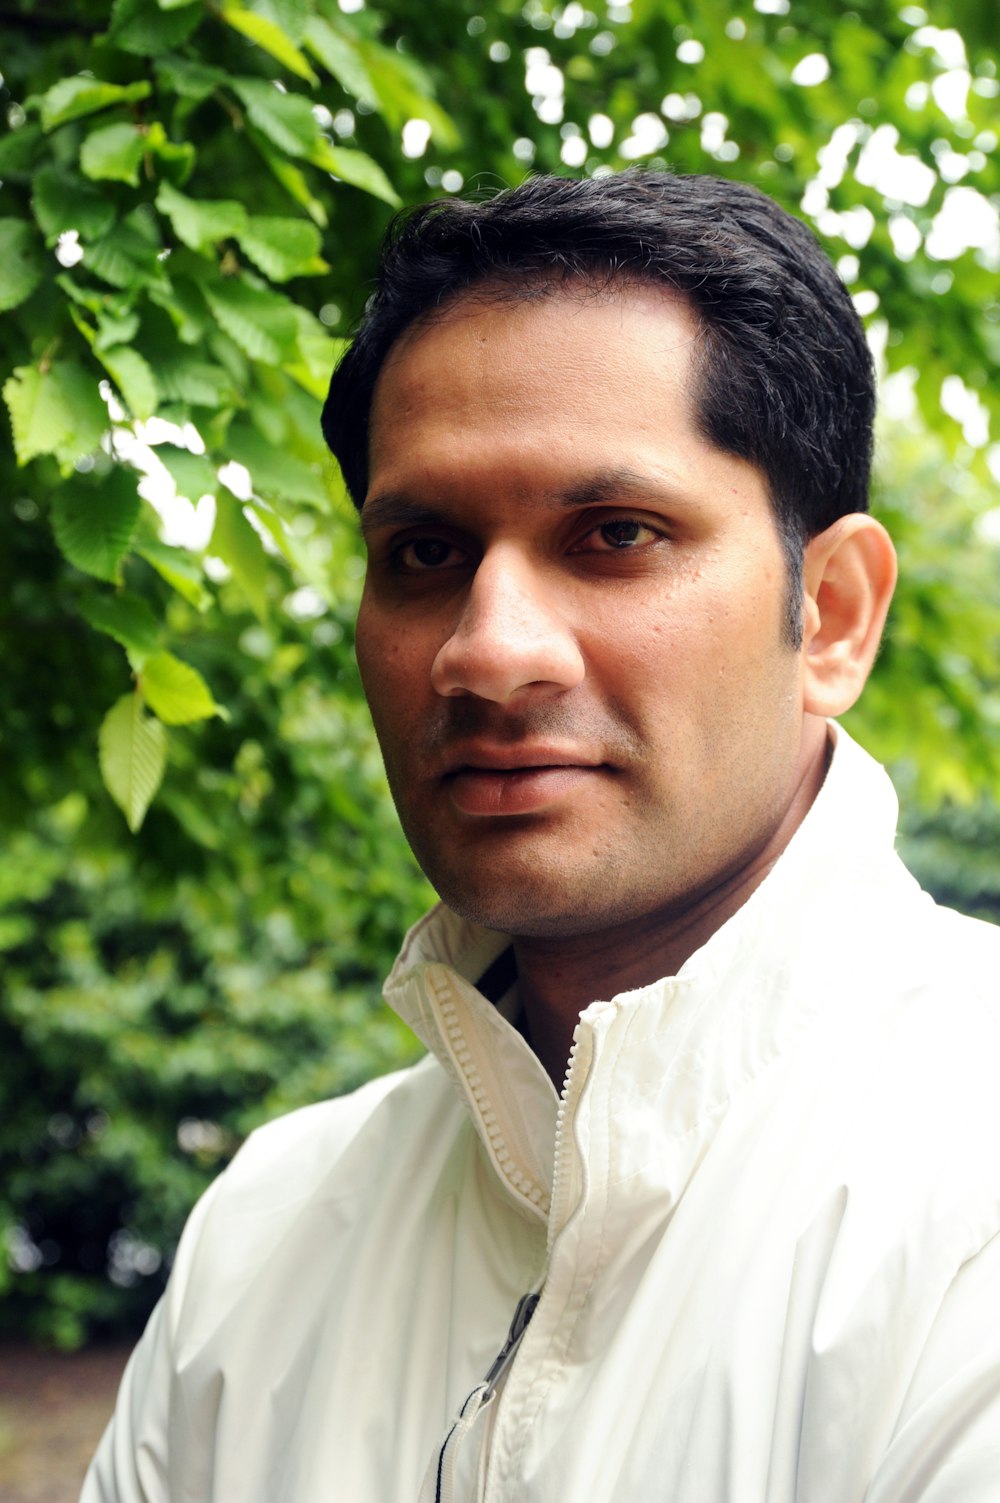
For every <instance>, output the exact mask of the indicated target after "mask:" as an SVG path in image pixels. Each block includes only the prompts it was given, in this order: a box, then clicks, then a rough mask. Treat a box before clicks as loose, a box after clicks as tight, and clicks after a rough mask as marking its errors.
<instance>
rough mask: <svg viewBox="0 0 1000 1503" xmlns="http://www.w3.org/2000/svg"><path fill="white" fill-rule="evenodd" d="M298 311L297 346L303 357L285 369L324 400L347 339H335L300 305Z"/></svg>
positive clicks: (311, 393)
mask: <svg viewBox="0 0 1000 1503" xmlns="http://www.w3.org/2000/svg"><path fill="white" fill-rule="evenodd" d="M295 311H296V313H297V315H298V320H299V339H298V346H299V353H300V354H301V356H302V359H301V360H297V361H295V362H294V364H292V365H286V366H285V370H286V371H287V373H288V375H290V376H291V378H292V380H293V381H296V382H297V383H298V385H299V386H301V387H302V388H303V390H304V391H307V392H309V394H310V395H311V396H314V397H316V398H318V399H319V401H321V402H322V401H323V400H324V399H325V397H326V393H327V388H328V387H329V385H330V377H331V376H332V375H333V368H334V366H335V365H336V363H337V361H338V360H339V359H340V357H341V355H342V354H343V353H344V350H345V349H346V348H347V343H348V342H347V340H346V339H334V338H333V337H332V336H331V335H329V334H328V333H327V332H326V330H325V329H324V328H323V325H322V324H321V323H320V321H319V319H318V318H313V316H312V315H311V314H310V313H308V312H307V311H306V309H305V308H297V309H296V310H295Z"/></svg>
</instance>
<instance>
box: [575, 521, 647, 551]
mask: <svg viewBox="0 0 1000 1503" xmlns="http://www.w3.org/2000/svg"><path fill="white" fill-rule="evenodd" d="M662 539H663V533H662V532H658V531H657V529H656V528H655V527H651V526H650V525H649V523H648V522H643V521H640V519H639V518H638V517H614V518H613V519H612V520H611V521H610V522H602V523H601V525H600V526H599V527H594V528H592V529H591V531H590V532H588V533H587V534H586V536H585V537H583V538H581V540H580V542H579V543H578V544H577V546H576V548H575V549H574V552H577V553H624V552H626V551H627V550H628V549H631V548H648V547H649V546H650V545H651V544H653V543H658V542H661V541H662Z"/></svg>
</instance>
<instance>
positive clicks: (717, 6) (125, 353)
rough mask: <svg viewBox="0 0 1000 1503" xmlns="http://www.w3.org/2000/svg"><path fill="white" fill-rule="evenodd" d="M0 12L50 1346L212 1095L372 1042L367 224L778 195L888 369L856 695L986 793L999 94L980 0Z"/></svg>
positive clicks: (19, 1302) (9, 591) (190, 1165)
mask: <svg viewBox="0 0 1000 1503" xmlns="http://www.w3.org/2000/svg"><path fill="white" fill-rule="evenodd" d="M4 20H5V24H6V30H7V33H8V35H7V45H6V49H5V57H4V60H3V69H4V74H5V80H4V90H3V105H4V109H5V111H6V115H7V120H8V125H9V129H8V130H7V132H6V134H5V135H4V136H3V137H0V180H2V181H0V313H2V316H3V321H4V337H3V342H2V354H0V386H2V388H3V396H4V404H5V406H6V410H7V416H8V419H9V422H10V429H11V437H12V441H13V442H12V453H11V454H10V456H9V457H8V456H6V455H4V456H2V457H0V467H3V468H4V473H3V491H2V493H3V498H4V499H3V501H2V502H0V505H2V506H3V507H4V508H5V510H6V512H7V515H6V516H5V518H4V537H5V539H6V540H7V541H8V543H9V546H8V548H7V550H6V552H5V554H4V556H3V557H2V559H0V642H2V649H3V655H4V663H5V665H6V672H5V675H4V678H3V680H2V681H0V710H2V713H0V831H2V836H3V840H4V845H5V850H6V853H7V860H6V861H5V863H4V867H3V870H2V872H0V948H2V949H3V951H4V953H5V972H4V987H3V993H2V996H0V1042H2V1050H3V1052H2V1056H0V1057H2V1059H3V1061H4V1063H3V1065H2V1066H0V1089H2V1099H0V1105H2V1111H0V1162H2V1164H3V1174H2V1183H3V1185H4V1192H3V1194H4V1200H3V1202H2V1204H0V1225H2V1224H3V1223H4V1222H5V1223H6V1225H7V1234H6V1235H7V1241H8V1249H9V1259H8V1264H7V1266H4V1267H0V1281H3V1280H6V1282H7V1286H8V1287H7V1297H6V1301H5V1304H4V1312H5V1313H4V1314H3V1315H2V1316H0V1320H2V1321H3V1322H4V1323H5V1324H6V1325H7V1327H8V1328H13V1327H15V1326H16V1327H18V1328H20V1329H24V1328H28V1329H30V1330H31V1331H32V1332H33V1333H34V1334H35V1335H37V1336H38V1337H40V1338H44V1339H48V1340H54V1341H57V1342H60V1343H62V1344H65V1345H73V1344H75V1343H77V1342H78V1341H80V1340H82V1339H83V1338H84V1337H85V1336H86V1335H87V1334H88V1333H89V1332H91V1331H93V1330H97V1329H103V1328H111V1327H115V1326H118V1325H121V1324H122V1323H123V1322H125V1323H128V1322H133V1323H134V1322H135V1321H136V1320H137V1319H139V1318H141V1316H142V1314H143V1313H144V1312H145V1310H146V1309H147V1308H148V1305H149V1302H150V1299H151V1298H152V1297H153V1295H154V1294H155V1291H156V1289H157V1287H158V1284H159V1280H160V1278H161V1276H162V1267H163V1265H164V1262H165V1260H166V1259H168V1258H169V1253H170V1249H171V1246H172V1243H173V1241H174V1239H175V1237H176V1234H177V1229H178V1227H179V1224H180V1222H181V1220H182V1218H183V1215H184V1212H185V1210H186V1208H187V1207H188V1206H189V1204H190V1203H191V1200H192V1199H193V1197H194V1196H195V1194H196V1193H197V1191H198V1189H199V1188H200V1186H201V1185H203V1184H204V1182H205V1179H206V1177H207V1175H208V1174H209V1173H211V1172H213V1171H214V1170H215V1169H217V1168H218V1166H219V1165H220V1164H222V1163H224V1162H225V1160H226V1158H227V1156H228V1155H229V1153H230V1152H231V1151H232V1149H233V1147H234V1145H235V1144H236V1143H237V1142H238V1141H239V1139H240V1137H241V1136H242V1134H243V1133H245V1132H246V1130H247V1129H248V1128H249V1127H250V1126H252V1125H253V1123H254V1122H256V1121H258V1120H260V1119H261V1118H263V1117H264V1116H266V1115H272V1114H273V1113H274V1112H275V1111H277V1110H282V1109H285V1108H287V1107H290V1106H293V1105H295V1104H297V1103H299V1102H301V1101H305V1100H309V1099H314V1098H315V1097H317V1096H319V1095H322V1094H328V1093H330V1092H335V1091H338V1090H343V1089H347V1088H349V1087H350V1086H351V1085H353V1084H355V1083H356V1082H357V1081H359V1080H361V1079H363V1078H364V1077H365V1076H366V1075H367V1074H369V1073H371V1072H372V1071H373V1070H375V1069H379V1068H386V1067H388V1066H389V1065H391V1064H393V1063H398V1062H400V1061H402V1060H404V1059H405V1058H407V1057H408V1055H409V1051H410V1050H411V1048H412V1046H411V1045H410V1044H409V1043H408V1042H407V1040H406V1039H405V1038H404V1037H403V1036H402V1033H401V1031H400V1030H398V1029H397V1028H396V1027H395V1025H394V1023H393V1022H392V1020H391V1019H390V1018H388V1017H386V1016H385V1015H384V1014H383V1013H382V1012H381V1011H380V1010H379V1009H378V1008H376V1007H375V1006H374V1000H375V998H376V997H377V992H378V985H379V981H380V979H381V976H382V975H383V974H384V971H385V969H386V967H387V965H388V963H389V960H390V959H391V955H392V952H393V949H394V947H395V943H396V941H397V939H398V936H399V933H400V932H401V930H402V928H403V927H404V925H405V923H406V922H407V921H408V920H409V919H411V918H412V917H414V916H415V914H416V912H417V911H418V910H419V907H420V906H421V904H422V903H423V902H425V901H426V898H427V891H426V888H425V886H424V884H423V883H422V880H421V879H420V878H419V876H418V874H417V873H416V871H415V869H414V867H413V864H412V860H411V858H410V857H409V855H408V853H407V852H406V850H405V848H404V846H403V844H402V841H401V837H400V836H399V834H398V831H397V830H396V827H395V823H394V820H393V817H392V815H391V812H390V810H389V808H388V802H387V796H386V792H385V788H384V784H383V781H382V777H381V773H380V771H379V764H378V758H377V754H376V752H375V749H374V747H373V743H372V738H371V734H370V732H369V730H368V728H367V722H366V720H365V717H364V711H363V708H362V704H361V698H360V690H359V686H358V682H357V676H356V671H355V669H354V665H353V657H352V625H351V623H352V615H353V607H354V604H355V601H356V595H357V586H358V577H359V567H360V566H359V559H358V555H357V545H356V541H355V534H354V528H353V524H352V519H351V516H350V513H349V508H348V507H347V505H346V502H345V498H344V495H343V490H342V487H341V484H340V482H339V479H338V477H337V475H336V474H335V473H334V472H333V470H332V468H331V467H330V465H329V464H328V461H327V458H326V456H325V454H324V451H323V448H322V445H321V441H320V437H319V425H318V414H319V406H320V401H321V398H322V395H323V393H324V389H325V384H326V380H327V377H328V374H329V371H330V369H331V367H332V364H333V362H334V360H335V359H336V357H337V354H338V351H339V349H340V347H341V346H340V339H341V338H342V337H343V335H344V334H345V333H346V331H347V329H348V327H349V325H350V322H351V321H352V319H353V317H354V316H355V315H356V313H357V312H358V310H359V307H360V304H361V302H362V300H363V297H364V295H365V288H366V284H367V279H368V278H369V277H370V274H371V266H372V263H373V258H374V248H375V245H376V242H377V238H378V236H379V235H380V233H381V232H382V230H383V229H384V226H385V224H386V221H387V219H388V216H389V214H390V212H391V209H392V207H393V206H394V205H395V204H396V203H398V202H400V201H412V200H415V199H418V198H421V197H426V196H428V195H429V194H431V193H435V192H440V191H445V192H452V191H456V190H457V189H458V188H459V187H461V186H462V185H463V184H465V185H466V186H467V187H468V186H472V187H474V188H477V189H478V188H483V187H490V186H495V185H498V184H502V183H507V182H513V181H517V180H518V179H519V178H520V177H521V176H523V174H524V172H525V171H526V170H528V169H529V167H534V168H536V169H539V168H540V169H544V170H556V171H567V170H571V171H585V172H594V171H600V170H603V169H605V168H606V167H608V166H612V167H614V166H621V165H624V164H625V163H627V162H628V161H630V160H639V159H643V160H653V161H659V162H661V163H662V164H663V165H665V166H671V167H675V168H677V169H679V170H682V171H691V170H708V171H716V172H724V173H726V174H729V175H736V176H740V177H742V178H745V179H747V180H749V181H751V182H754V183H757V184H759V185H760V186H762V187H764V188H765V189H767V191H769V192H771V193H773V194H774V195H775V196H777V197H778V198H779V199H780V200H782V201H783V202H785V203H786V204H787V205H788V206H789V207H792V208H793V209H797V208H800V207H801V210H802V212H804V213H805V214H806V215H807V217H809V218H811V219H812V220H813V222H814V223H815V224H816V225H817V228H818V229H819V231H820V233H821V235H822V236H823V237H824V238H825V241H826V243H827V245H828V247H829V249H830V250H831V253H832V254H833V255H834V256H835V258H837V259H838V263H839V265H840V267H841V270H842V273H843V275H844V276H845V278H846V279H847V280H848V282H849V283H850V285H851V287H852V291H854V292H855V293H856V295H857V296H858V298H859V302H860V306H861V307H862V308H864V309H865V310H866V311H867V314H868V316H869V318H870V320H871V324H872V330H873V339H874V340H875V341H876V342H877V343H878V344H879V345H880V347H881V348H882V349H884V361H885V364H886V368H887V371H889V372H896V373H902V374H897V376H896V377H895V379H896V380H897V382H903V383H904V384H905V382H906V380H907V379H908V378H907V376H906V373H907V372H910V373H912V383H911V384H912V389H913V401H914V404H915V405H914V407H913V411H912V414H911V415H910V416H909V417H908V418H907V419H906V420H905V422H904V425H903V429H902V432H901V433H897V435H896V436H895V437H894V439H893V448H892V453H893V455H894V456H895V458H894V459H893V461H892V464H891V465H887V466H885V467H884V468H885V475H886V479H885V485H884V506H885V509H886V512H887V514H888V515H889V516H890V517H891V520H892V522H893V524H894V528H895V530H896V531H897V533H898V534H899V536H900V541H901V547H902V552H903V557H904V569H905V572H904V579H905V581H906V583H905V588H904V589H903V591H902V592H901V595H900V600H899V606H898V608H897V612H896V615H895V618H894V625H893V629H892V631H891V633H890V637H889V641H888V644H887V647H886V650H885V652H884V654H883V658H882V662H881V664H880V668H879V674H878V678H877V680H876V683H875V684H874V685H873V686H872V694H871V697H870V698H869V699H868V700H867V701H866V705H865V707H864V708H863V710H862V711H859V712H858V717H857V723H858V724H859V725H860V726H861V727H862V729H863V733H864V734H865V736H866V739H867V740H868V741H869V742H870V743H871V744H872V745H873V746H874V747H875V748H876V749H877V750H880V751H881V752H882V753H883V754H885V755H888V756H890V757H892V758H894V759H895V760H896V761H897V762H899V763H900V766H901V770H902V774H903V776H904V777H905V778H907V779H909V782H910V783H911V784H912V786H913V788H914V789H915V790H916V791H917V792H918V793H919V794H920V795H921V796H922V797H923V798H924V800H925V801H930V802H931V803H934V802H935V801H937V800H939V799H940V798H942V797H943V796H945V795H948V796H950V797H951V798H955V799H958V800H968V799H970V798H971V797H973V796H979V797H988V796H989V795H991V794H994V793H995V791H996V787H997V767H998V750H1000V740H998V738H1000V717H998V715H997V688H996V670H995V660H996V658H995V649H996V642H997V636H998V632H997V627H998V620H997V612H996V607H995V604H994V602H995V600H996V599H997V591H996V558H995V553H993V552H992V551H989V550H987V549H985V547H983V546H982V545H980V546H978V548H977V547H976V545H975V537H976V533H975V528H976V526H977V521H976V518H977V515H978V514H979V513H980V512H981V511H982V510H983V509H984V506H985V502H984V499H983V498H984V488H985V486H986V483H987V478H988V477H987V468H986V453H987V450H986V446H985V436H984V434H983V433H982V432H981V431H980V430H981V429H982V428H983V426H984V419H985V417H986V416H987V415H988V414H993V416H994V421H995V414H996V410H997V403H998V401H1000V396H998V386H997V383H996V382H995V381H993V382H991V379H990V377H991V373H992V371H993V369H994V367H995V365H996V363H997V360H998V357H1000V308H998V305H997V303H996V301H995V269H996V268H995V260H994V261H991V255H992V256H994V257H995V254H996V252H995V250H994V251H990V249H989V248H988V246H987V242H988V241H989V236H990V233H991V232H990V228H989V226H990V224H991V223H992V222H993V221H991V220H990V208H989V202H988V200H989V198H990V195H995V194H996V193H997V189H998V169H997V153H996V144H997V143H996V99H997V93H998V86H997V80H996V67H995V61H994V59H993V57H992V56H991V55H990V53H989V50H988V47H989V39H988V35H987V23H988V17H987V10H986V8H985V7H982V6H979V5H978V4H976V3H975V0H939V3H936V4H935V7H934V11H933V15H932V17H931V19H930V20H928V17H927V15H926V14H925V13H924V12H922V11H920V10H918V8H917V7H915V6H904V7H903V9H902V10H901V11H900V12H898V13H897V10H896V9H895V7H894V5H892V4H890V3H889V0H865V3H864V4H860V5H856V6H854V7H852V8H850V9H848V8H846V7H845V6H843V5H841V4H835V5H819V4H817V3H815V0H808V3H807V0H757V6H756V7H755V8H751V7H750V6H749V5H744V4H739V3H737V0H728V3H727V0H718V3H715V0H712V3H705V4H702V5H700V6H699V7H697V8H694V7H690V6H686V5H684V4H681V3H678V0H633V3H632V5H631V7H628V6H626V5H624V4H607V3H606V0H594V4H593V5H592V7H591V8H590V9H588V8H586V7H584V6H582V5H580V4H576V3H570V4H566V5H556V4H553V3H552V0H496V3H494V4H493V5H491V6H490V7H484V8H483V10H482V11H481V12H480V11H477V10H476V9H475V7H474V6H473V5H472V4H471V0H432V3H429V4H427V5H423V6H415V5H413V4H411V3H404V0H375V3H373V4H371V5H369V6H368V7H367V8H365V7H364V6H363V5H359V4H357V0H350V3H346V0H344V3H343V8H341V5H338V4H337V3H335V0H220V3H218V4H214V3H213V4H207V3H202V0H186V3H184V0H182V3H178V0H115V3H114V4H113V6H111V7H110V10H109V8H108V7H107V6H105V5H103V4H99V3H98V0H61V3H60V0H57V3H56V4H55V5H49V4H45V5H44V6H43V5H42V4H41V0H36V3H32V0H21V3H20V4H19V6H18V7H17V11H16V13H15V14H14V15H5V17H4ZM954 27H957V28H958V31H957V32H956V31H954V30H952V28H954ZM959 32H960V33H961V34H962V36H964V38H965V43H964V49H963V43H962V40H961V37H960V36H959V35H958V33H959ZM824 71H825V73H826V76H825V77H824V76H823V75H824ZM810 80H815V81H810ZM887 133H889V134H888V135H887ZM892 133H895V134H894V135H893V134H892ZM887 142H888V143H889V148H890V149H889V164H888V166H886V165H885V163H884V160H883V166H882V167H881V168H879V167H878V166H877V163H878V160H879V156H878V149H885V148H886V145H887ZM893 142H894V145H893V144H892V143H893ZM893 153H895V155H893ZM915 162H919V163H922V164H923V167H924V173H923V175H922V176H921V174H920V172H919V171H917V173H916V177H914V163H915ZM914 183H916V186H914ZM956 195H958V197H956ZM963 195H964V198H963ZM918 200H921V201H918ZM963 207H964V209H965V211H966V213H967V217H968V216H971V219H970V220H969V222H973V221H975V222H976V223H978V224H979V225H980V226H984V228H982V229H981V232H980V234H979V239H980V240H981V241H982V242H983V244H982V245H981V246H980V247H979V248H976V246H975V245H972V244H966V242H967V241H968V240H969V236H966V238H965V241H963V239H962V236H961V234H959V232H958V222H959V219H960V218H961V212H960V211H961V210H962V208H963ZM976 216H978V219H977V218H976ZM994 218H995V214H994ZM949 237H950V243H949ZM972 238H973V239H975V238H976V236H975V235H973V236H972ZM963 245H964V246H965V248H963ZM929 306H932V308H933V316H928V308H929ZM956 383H957V384H956ZM963 393H964V395H963ZM942 394H944V401H945V404H946V406H947V407H948V408H949V409H950V411H951V413H952V414H954V413H956V412H957V413H959V416H958V418H957V419H956V418H955V417H954V416H953V415H952V416H949V415H948V413H947V412H945V411H944V409H943V407H942ZM957 404H958V405H957ZM962 404H964V405H962ZM977 404H978V407H977ZM147 472H148V474H147ZM890 480H891V482H892V483H891V484H890V483H889V482H890ZM174 491H176V494H177V497H178V498H179V499H177V500H175V501H173V502H170V500H169V498H170V497H171V495H172V494H173V492H174ZM184 498H186V499H184ZM116 806H117V807H116ZM132 832H134V833H132ZM984 860H985V861H986V863H987V865H988V856H984ZM989 880H990V881H993V880H994V879H993V878H992V877H991V878H990V879H989ZM994 890H995V889H994ZM108 1274H110V1277H111V1283H110V1284H109V1283H108V1282H107V1278H106V1276H107V1275H108Z"/></svg>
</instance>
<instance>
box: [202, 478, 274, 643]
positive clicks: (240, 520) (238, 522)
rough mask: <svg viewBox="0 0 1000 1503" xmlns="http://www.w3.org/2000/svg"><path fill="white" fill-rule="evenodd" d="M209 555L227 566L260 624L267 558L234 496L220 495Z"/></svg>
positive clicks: (224, 492)
mask: <svg viewBox="0 0 1000 1503" xmlns="http://www.w3.org/2000/svg"><path fill="white" fill-rule="evenodd" d="M209 551H210V552H212V553H215V554H218V556H219V558H221V559H222V561H223V563H225V564H227V565H228V566H229V569H230V570H231V572H232V575H233V578H234V579H235V580H236V583H237V584H238V585H239V587H240V589H241V590H242V591H243V593H244V595H245V596H246V597H247V599H248V600H249V602H250V605H251V607H252V608H253V611H254V613H255V615H257V616H258V617H259V618H260V619H261V620H263V619H264V617H265V616H266V615H267V555H266V554H265V552H264V547H263V544H262V543H261V540H260V538H259V537H258V536H257V533H256V532H255V531H254V529H253V527H252V526H251V524H250V523H249V522H248V521H247V519H246V517H245V516H244V514H243V507H242V505H241V504H240V502H239V501H237V500H236V497H235V496H232V495H230V494H229V493H228V492H226V491H220V493H219V498H218V502H217V504H216V513H215V529H214V531H213V533H212V541H211V543H210V545H209Z"/></svg>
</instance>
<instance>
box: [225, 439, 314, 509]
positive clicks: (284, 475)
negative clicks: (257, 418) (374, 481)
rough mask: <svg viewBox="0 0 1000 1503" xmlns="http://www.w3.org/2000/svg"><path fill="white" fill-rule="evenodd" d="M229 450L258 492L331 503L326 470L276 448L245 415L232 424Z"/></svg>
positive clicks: (262, 494) (286, 498) (228, 444)
mask: <svg viewBox="0 0 1000 1503" xmlns="http://www.w3.org/2000/svg"><path fill="white" fill-rule="evenodd" d="M227 452H228V453H229V455H230V457H231V458H233V459H235V460H236V462H237V463H238V464H242V465H245V466H246V468H247V469H248V470H249V471H250V478H251V479H252V481H253V487H254V490H255V491H256V492H257V493H258V495H261V496H273V497H278V498H280V499H282V500H286V501H305V502H308V503H309V504H310V505H312V506H318V507H321V508H323V509H324V510H325V509H326V508H327V507H328V506H329V502H330V497H329V495H328V493H327V489H326V484H325V482H324V480H323V476H322V474H321V473H320V472H319V471H318V470H315V469H313V468H312V466H311V465H308V464H306V463H305V462H304V460H301V459H298V458H296V456H295V455H294V454H289V453H287V452H285V451H284V450H282V449H279V448H276V447H275V445H274V444H271V443H269V442H268V441H267V439H266V438H262V437H261V435H260V434H259V433H258V432H257V430H256V428H252V427H251V426H250V424H249V423H248V422H247V421H246V420H245V419H239V420H237V421H236V422H234V423H233V425H232V427H231V428H230V430H229V438H228V442H227Z"/></svg>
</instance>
